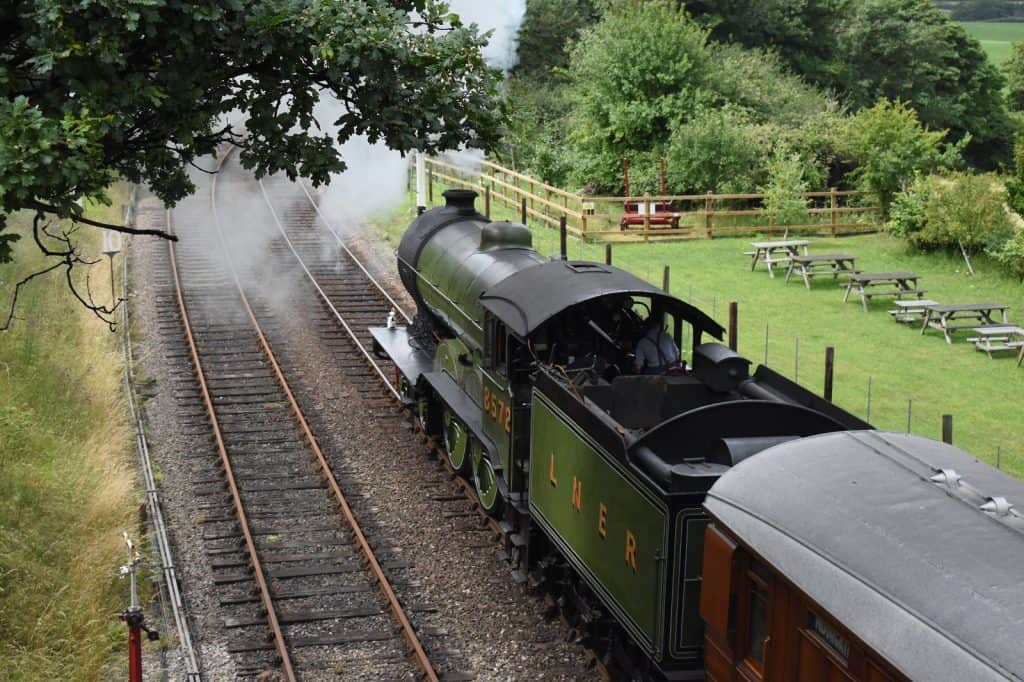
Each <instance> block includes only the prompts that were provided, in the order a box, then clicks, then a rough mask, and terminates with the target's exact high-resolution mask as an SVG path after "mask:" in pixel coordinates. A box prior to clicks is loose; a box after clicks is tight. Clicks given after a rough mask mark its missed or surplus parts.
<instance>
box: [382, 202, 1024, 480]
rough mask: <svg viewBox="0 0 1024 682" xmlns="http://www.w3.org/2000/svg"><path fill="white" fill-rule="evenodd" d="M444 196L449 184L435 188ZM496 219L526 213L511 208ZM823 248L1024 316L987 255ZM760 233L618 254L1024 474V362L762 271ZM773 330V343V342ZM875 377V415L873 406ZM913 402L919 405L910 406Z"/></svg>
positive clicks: (400, 223) (634, 247) (876, 418)
mask: <svg viewBox="0 0 1024 682" xmlns="http://www.w3.org/2000/svg"><path fill="white" fill-rule="evenodd" d="M435 190H436V191H437V194H436V197H437V199H438V200H439V201H440V188H435ZM413 216H414V210H413V201H412V199H411V198H410V199H407V201H406V202H405V203H404V204H403V205H402V206H400V207H399V208H398V209H396V212H394V213H391V214H388V215H383V216H379V217H378V218H377V219H376V220H373V221H371V224H372V226H373V227H374V229H375V230H376V231H377V232H378V234H381V235H383V236H384V237H385V238H386V239H387V240H388V242H389V243H390V244H391V245H392V246H395V245H397V241H398V239H400V237H401V234H402V231H403V230H404V229H405V227H406V226H407V225H408V224H409V221H410V220H411V219H412V217H413ZM493 217H494V218H495V219H512V220H518V218H517V217H516V216H515V214H514V212H513V211H512V210H510V209H500V210H499V209H496V210H495V213H494V216H493ZM812 240H813V243H812V246H811V248H812V251H817V252H819V253H826V252H837V251H843V252H849V253H852V254H854V255H855V256H856V257H857V265H858V267H860V268H861V269H864V270H868V271H876V272H881V271H892V270H912V271H915V272H917V273H918V274H919V275H920V276H921V282H920V285H921V287H923V288H924V289H927V292H928V293H927V296H928V297H929V298H932V299H934V300H938V301H942V302H949V303H954V302H960V303H966V302H979V301H989V300H995V301H999V302H1003V303H1006V304H1007V305H1009V306H1010V307H1011V310H1010V318H1011V320H1014V321H1024V287H1022V286H1021V284H1020V283H1019V282H1017V281H1016V280H1014V279H1012V278H1010V277H1008V276H1005V275H1003V274H1002V273H1000V272H999V271H998V270H997V269H996V268H995V267H994V266H993V264H991V263H990V262H988V261H987V259H985V258H982V257H978V258H976V259H975V260H974V267H975V270H976V272H977V274H976V276H974V277H969V276H967V274H966V273H965V268H964V264H963V260H962V259H961V258H960V257H959V256H953V255H946V254H935V253H931V254H924V253H918V252H915V251H912V250H910V249H908V247H906V246H905V245H904V244H903V243H902V242H900V241H899V240H897V239H894V238H892V237H889V236H887V235H884V234H877V235H862V236H857V237H845V238H843V237H841V238H838V239H829V238H822V237H813V238H812ZM750 241H751V240H750V239H714V240H694V241H687V242H679V243H669V244H665V243H661V244H631V245H617V246H616V247H615V250H614V254H613V260H614V263H615V264H616V265H618V266H620V267H623V268H625V269H627V270H630V271H632V272H634V273H635V274H637V275H639V276H640V277H643V278H645V279H647V280H648V281H650V282H652V283H655V284H658V285H660V284H661V279H662V268H663V267H664V266H665V265H668V266H669V267H670V268H671V290H672V293H673V294H675V295H676V296H679V297H680V298H683V299H685V300H689V301H691V302H692V303H694V304H695V305H697V306H699V307H700V308H702V309H704V310H705V311H706V312H708V313H709V314H711V315H712V316H713V317H715V318H716V319H717V320H718V321H719V322H721V323H722V324H723V326H725V324H726V320H727V315H728V312H727V311H728V303H729V302H730V301H736V302H738V304H739V351H740V353H742V354H743V355H745V356H746V357H748V358H750V359H751V360H752V361H754V362H755V363H757V364H760V363H762V362H764V361H765V356H766V355H767V364H768V365H769V366H771V367H772V368H773V369H775V370H777V371H780V372H782V373H783V374H785V375H786V376H788V377H790V378H794V377H795V378H796V379H797V380H798V381H799V382H800V383H801V384H803V385H805V386H807V387H808V388H810V389H811V390H814V391H815V392H819V393H820V391H821V390H822V383H823V377H824V365H825V348H826V347H827V346H833V347H835V349H836V370H835V395H834V397H835V401H836V403H838V404H839V405H841V406H842V407H844V408H846V409H847V410H849V411H851V412H853V413H855V414H857V415H858V416H860V417H862V418H865V417H868V418H869V419H870V421H871V423H873V424H874V425H875V426H877V427H878V428H882V429H891V430H898V431H905V430H906V429H907V423H908V417H909V422H910V430H911V431H913V432H914V433H918V434H921V435H924V436H928V437H932V438H938V437H939V436H940V433H941V421H942V415H943V414H952V415H953V417H954V443H955V444H956V445H958V446H960V447H962V448H964V449H966V450H968V451H969V452H971V453H972V454H974V455H975V456H976V457H978V458H979V459H983V460H985V461H987V462H990V463H992V464H995V463H996V458H997V452H998V457H999V460H1000V465H1001V467H1002V468H1003V469H1004V470H1007V471H1009V472H1011V473H1012V474H1014V475H1015V476H1017V477H1024V435H1022V433H1021V428H1020V427H1021V423H1022V421H1021V416H1020V409H1021V405H1022V403H1021V395H1022V389H1024V367H1022V368H1018V367H1016V366H1015V364H1016V363H1015V361H1014V359H1013V358H1012V357H1011V356H1009V355H1005V356H1003V357H998V356H997V358H996V359H993V360H990V359H988V357H986V356H985V355H984V354H983V353H979V352H977V351H975V350H974V349H973V346H970V345H969V344H967V343H965V342H964V341H963V338H964V336H966V334H964V333H961V334H960V338H959V339H958V340H957V341H956V342H955V343H954V344H953V345H952V346H950V345H947V344H946V342H945V340H944V339H943V338H942V336H941V334H939V333H938V332H935V331H929V332H928V334H926V335H925V336H921V334H920V333H919V329H918V328H916V327H915V328H910V327H907V326H905V325H901V324H898V323H896V322H893V321H892V320H891V319H890V317H889V315H888V314H886V310H888V309H889V307H890V306H889V304H888V301H887V300H878V301H876V302H873V303H872V304H871V306H870V310H869V312H867V313H865V312H864V311H863V309H862V308H861V305H860V302H859V301H857V302H853V301H851V302H850V303H847V304H845V305H844V304H843V303H842V293H841V290H840V288H839V287H838V286H837V285H836V284H835V283H834V282H833V281H832V280H831V279H827V278H824V279H820V280H818V281H813V280H812V289H811V290H810V291H808V290H806V289H805V288H804V286H803V283H802V282H797V281H795V280H794V281H792V282H790V283H789V284H787V283H786V282H785V278H784V277H776V278H775V279H771V278H769V277H768V275H767V273H766V272H765V271H764V270H763V269H758V271H756V272H751V271H750V268H749V258H748V257H746V256H743V255H742V252H743V251H745V250H747V249H748V248H749V242H750ZM534 246H535V248H537V249H538V250H539V251H541V252H542V253H544V254H547V255H554V254H557V251H558V236H557V234H556V232H555V231H553V230H551V229H547V228H538V229H535V230H534ZM569 256H570V258H574V259H575V258H583V259H589V260H603V259H604V245H600V244H599V245H586V244H581V243H580V242H578V241H570V243H569ZM766 337H767V342H766ZM869 386H870V415H869V414H868V410H869ZM908 413H909V414H908Z"/></svg>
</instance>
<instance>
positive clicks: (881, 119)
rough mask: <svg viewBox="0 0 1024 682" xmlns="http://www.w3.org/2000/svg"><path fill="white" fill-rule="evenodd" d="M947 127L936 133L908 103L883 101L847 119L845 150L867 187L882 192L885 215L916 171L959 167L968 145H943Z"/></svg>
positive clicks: (854, 175)
mask: <svg viewBox="0 0 1024 682" xmlns="http://www.w3.org/2000/svg"><path fill="white" fill-rule="evenodd" d="M945 137H946V132H945V131H930V130H928V129H926V128H925V127H924V126H922V125H921V123H920V121H918V118H917V113H916V112H915V111H914V110H913V109H911V108H910V107H908V106H907V105H906V104H903V103H902V102H890V101H888V100H880V101H879V102H878V103H877V104H876V105H875V106H873V107H871V108H869V109H861V110H860V111H859V112H857V114H856V115H854V116H851V117H850V118H849V119H847V121H846V125H845V127H844V130H843V132H842V140H843V149H842V151H843V153H844V155H845V157H846V159H847V160H848V161H851V162H854V163H856V164H857V166H856V168H855V169H854V170H853V171H852V172H851V173H850V176H851V178H852V179H853V180H854V181H855V182H856V183H857V184H858V185H860V187H861V188H862V189H864V190H867V191H871V192H874V193H876V194H877V195H878V200H879V204H880V206H881V209H882V215H883V217H885V218H887V217H888V215H889V207H890V206H891V204H892V201H893V198H894V197H895V196H896V193H897V192H898V191H900V190H901V189H902V188H903V187H905V186H906V183H907V182H909V180H910V179H911V177H912V176H913V174H914V172H915V171H924V172H928V171H931V170H933V169H935V168H938V167H939V166H954V165H956V164H957V163H958V161H959V154H960V147H961V146H962V145H943V140H944V138H945Z"/></svg>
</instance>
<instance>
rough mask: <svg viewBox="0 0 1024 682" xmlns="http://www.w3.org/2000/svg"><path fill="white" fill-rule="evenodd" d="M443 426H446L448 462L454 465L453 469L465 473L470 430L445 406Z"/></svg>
mask: <svg viewBox="0 0 1024 682" xmlns="http://www.w3.org/2000/svg"><path fill="white" fill-rule="evenodd" d="M442 420H443V424H442V425H443V427H444V452H445V456H446V457H447V458H448V463H449V464H451V465H452V469H455V471H458V472H460V473H465V472H466V471H467V469H468V467H467V466H466V465H467V464H468V462H467V459H468V458H467V457H466V455H467V454H468V452H469V432H468V431H467V429H466V426H465V425H464V424H463V423H462V422H461V421H459V418H458V417H456V416H455V415H454V414H453V413H452V411H451V410H449V409H448V408H445V410H444V417H443V418H442Z"/></svg>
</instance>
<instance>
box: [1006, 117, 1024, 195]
mask: <svg viewBox="0 0 1024 682" xmlns="http://www.w3.org/2000/svg"><path fill="white" fill-rule="evenodd" d="M1006 194H1007V201H1008V203H1009V204H1010V208H1012V209H1013V210H1014V211H1016V212H1017V213H1019V214H1021V215H1024V135H1017V136H1016V137H1015V138H1014V143H1013V169H1012V172H1011V173H1010V175H1009V176H1008V177H1007V178H1006Z"/></svg>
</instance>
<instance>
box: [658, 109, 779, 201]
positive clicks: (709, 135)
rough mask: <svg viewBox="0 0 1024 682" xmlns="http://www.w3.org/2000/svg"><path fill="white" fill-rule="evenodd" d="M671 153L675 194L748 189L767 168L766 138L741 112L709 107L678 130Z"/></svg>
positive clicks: (670, 177)
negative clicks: (764, 163)
mask: <svg viewBox="0 0 1024 682" xmlns="http://www.w3.org/2000/svg"><path fill="white" fill-rule="evenodd" d="M666 156H667V164H666V165H667V167H668V168H667V172H666V176H667V179H668V183H669V185H670V186H671V188H672V192H673V193H682V194H698V193H702V192H718V193H738V192H749V191H750V189H751V188H752V187H754V186H755V185H756V183H757V178H758V176H759V174H760V171H761V169H762V162H763V157H764V140H763V139H760V138H759V130H758V129H757V128H756V127H755V126H753V125H752V124H751V123H750V121H749V118H748V117H747V115H746V114H745V113H744V112H743V111H742V110H740V109H738V108H735V107H722V108H720V109H708V110H704V111H701V112H699V113H698V114H697V115H696V116H694V117H693V118H691V119H690V120H688V121H685V122H683V123H681V124H680V125H679V126H678V127H677V128H676V129H675V131H673V133H672V138H671V141H670V143H669V148H668V152H667V154H666ZM645 189H653V188H645Z"/></svg>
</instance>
